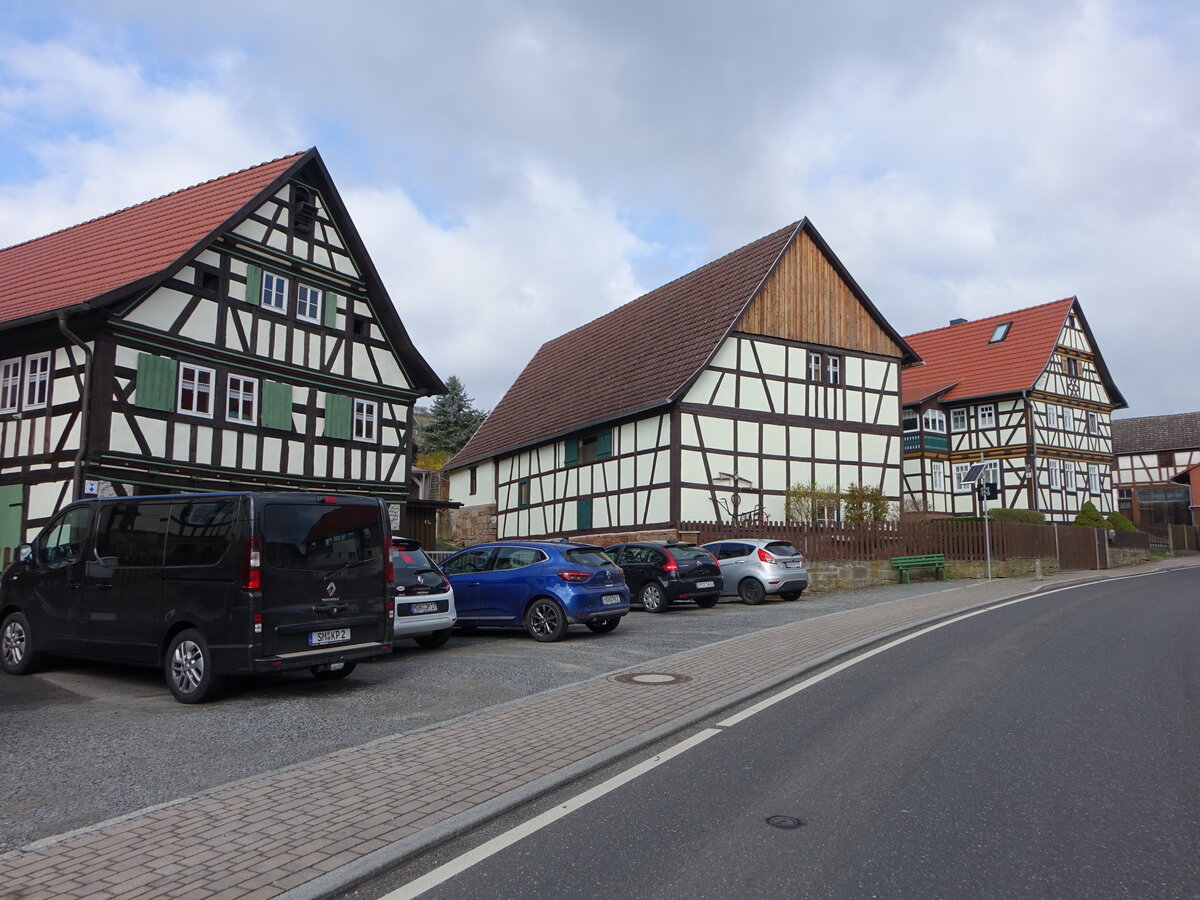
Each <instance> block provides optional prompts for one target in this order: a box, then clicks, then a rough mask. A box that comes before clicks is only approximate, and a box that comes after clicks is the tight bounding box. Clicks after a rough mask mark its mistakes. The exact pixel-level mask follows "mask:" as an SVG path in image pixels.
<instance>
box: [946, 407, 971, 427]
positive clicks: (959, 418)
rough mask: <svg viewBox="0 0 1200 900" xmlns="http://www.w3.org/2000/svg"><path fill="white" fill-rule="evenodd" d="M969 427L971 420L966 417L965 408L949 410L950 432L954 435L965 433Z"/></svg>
mask: <svg viewBox="0 0 1200 900" xmlns="http://www.w3.org/2000/svg"><path fill="white" fill-rule="evenodd" d="M970 427H971V419H970V417H969V416H968V415H967V408H966V407H965V406H960V407H958V408H957V409H952V410H950V430H951V431H953V432H954V433H955V434H959V433H960V432H963V431H966V430H967V429H968V428H970Z"/></svg>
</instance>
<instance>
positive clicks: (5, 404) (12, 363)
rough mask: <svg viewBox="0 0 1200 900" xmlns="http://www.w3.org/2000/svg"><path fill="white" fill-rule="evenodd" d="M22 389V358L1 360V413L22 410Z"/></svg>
mask: <svg viewBox="0 0 1200 900" xmlns="http://www.w3.org/2000/svg"><path fill="white" fill-rule="evenodd" d="M21 387H22V383H21V357H19V356H17V357H14V358H12V359H5V360H0V412H16V411H17V409H19V408H20V406H21Z"/></svg>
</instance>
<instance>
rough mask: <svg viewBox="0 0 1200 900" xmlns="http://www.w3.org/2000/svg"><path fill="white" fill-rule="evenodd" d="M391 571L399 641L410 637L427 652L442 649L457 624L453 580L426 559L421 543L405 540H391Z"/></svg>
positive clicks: (396, 633) (396, 632)
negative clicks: (394, 577)
mask: <svg viewBox="0 0 1200 900" xmlns="http://www.w3.org/2000/svg"><path fill="white" fill-rule="evenodd" d="M392 567H393V569H394V570H395V576H396V612H395V626H396V629H395V636H396V638H397V639H399V638H404V637H410V638H412V639H413V640H414V641H416V642H417V646H419V647H424V648H426V649H427V650H433V649H436V648H438V647H441V646H443V645H444V644H445V643H446V641H448V640H449V639H450V628H451V627H452V626H453V625H454V623H455V622H457V621H458V611H457V610H456V609H455V606H454V588H452V587H451V586H450V580H449V579H448V578H447V577H446V576H445V575H444V574H442V570H441V569H439V568H438V567H437V565H436V564H435V563H434V562H433V561H432V560H430V558H429V557H428V556H426V555H425V551H424V550H422V549H421V544H420V542H418V541H413V540H408V539H406V538H400V537H394V538H392Z"/></svg>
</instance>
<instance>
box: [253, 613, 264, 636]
mask: <svg viewBox="0 0 1200 900" xmlns="http://www.w3.org/2000/svg"><path fill="white" fill-rule="evenodd" d="M254 633H255V634H262V613H255V614H254Z"/></svg>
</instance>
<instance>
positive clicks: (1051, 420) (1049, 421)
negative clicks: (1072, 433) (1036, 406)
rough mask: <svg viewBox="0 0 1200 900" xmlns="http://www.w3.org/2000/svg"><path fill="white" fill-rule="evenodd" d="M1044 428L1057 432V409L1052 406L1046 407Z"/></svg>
mask: <svg viewBox="0 0 1200 900" xmlns="http://www.w3.org/2000/svg"><path fill="white" fill-rule="evenodd" d="M1046 427H1047V428H1048V429H1050V430H1052V431H1058V407H1057V406H1055V405H1053V404H1050V405H1049V406H1047V407H1046Z"/></svg>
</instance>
